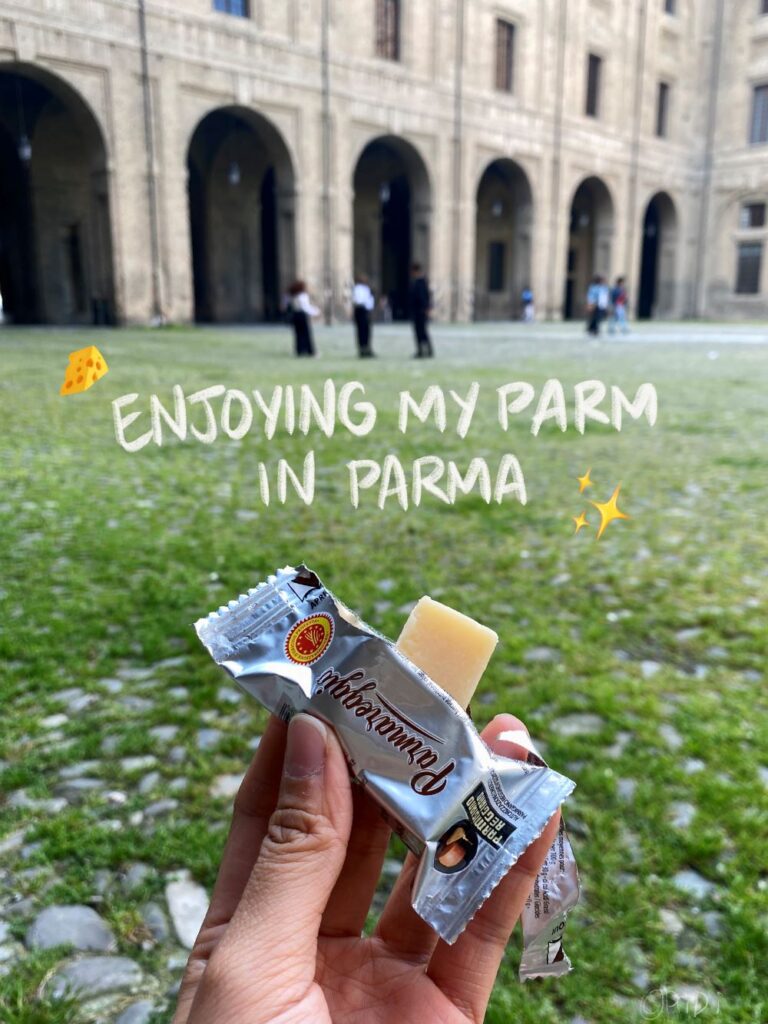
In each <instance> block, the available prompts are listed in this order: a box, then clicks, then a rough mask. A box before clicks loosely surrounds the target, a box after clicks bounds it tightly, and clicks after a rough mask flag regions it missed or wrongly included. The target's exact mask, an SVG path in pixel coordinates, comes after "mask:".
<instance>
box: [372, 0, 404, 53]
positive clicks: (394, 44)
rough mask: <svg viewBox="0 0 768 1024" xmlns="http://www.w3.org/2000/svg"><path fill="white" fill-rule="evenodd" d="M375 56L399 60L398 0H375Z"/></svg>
mask: <svg viewBox="0 0 768 1024" xmlns="http://www.w3.org/2000/svg"><path fill="white" fill-rule="evenodd" d="M376 56H377V57H383V58H384V60H400V0H376Z"/></svg>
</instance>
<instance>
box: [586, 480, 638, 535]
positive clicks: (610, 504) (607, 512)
mask: <svg viewBox="0 0 768 1024" xmlns="http://www.w3.org/2000/svg"><path fill="white" fill-rule="evenodd" d="M620 490H621V484H619V486H618V487H617V488H616V490H615V491H614V492H613V494H612V495H611V496H610V498H609V499H608V501H590V505H594V506H595V508H596V509H597V511H598V512H599V513H600V529H599V530H598V531H597V539H598V540H600V538H601V537H602V535H603V534H604V533H605V530H606V528H607V527H608V525H609V524H610V523H612V522H613V521H614V519H629V516H628V515H627V514H626V512H622V511H621V509H620V508H619V506H618V504H617V502H618V500H619V491H620Z"/></svg>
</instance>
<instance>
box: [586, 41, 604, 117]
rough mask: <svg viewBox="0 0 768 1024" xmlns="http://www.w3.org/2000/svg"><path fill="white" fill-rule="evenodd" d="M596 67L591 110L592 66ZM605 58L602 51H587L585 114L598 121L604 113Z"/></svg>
mask: <svg viewBox="0 0 768 1024" xmlns="http://www.w3.org/2000/svg"><path fill="white" fill-rule="evenodd" d="M593 67H594V68H596V75H595V88H594V100H595V102H594V110H590V98H591V96H592V92H593V90H592V89H591V87H590V86H591V83H592V75H591V71H592V68H593ZM604 72H605V58H604V57H603V55H602V54H600V53H594V52H593V51H592V50H588V51H587V74H586V81H585V83H584V84H585V90H584V116H585V117H592V118H594V119H595V120H596V121H599V120H600V117H601V114H602V92H603V79H604V77H605V74H604Z"/></svg>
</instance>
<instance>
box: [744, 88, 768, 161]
mask: <svg viewBox="0 0 768 1024" xmlns="http://www.w3.org/2000/svg"><path fill="white" fill-rule="evenodd" d="M758 94H760V95H761V96H762V98H763V100H762V102H763V110H762V117H761V119H760V123H759V125H758V122H757V113H758V107H757V102H758ZM756 125H758V127H760V128H762V129H763V132H762V134H763V136H764V137H763V138H756V135H757V134H760V133H759V132H757V133H756V132H755V126H756ZM748 145H750V146H765V145H768V81H759V82H753V83H752V104H751V107H750V112H749V132H748Z"/></svg>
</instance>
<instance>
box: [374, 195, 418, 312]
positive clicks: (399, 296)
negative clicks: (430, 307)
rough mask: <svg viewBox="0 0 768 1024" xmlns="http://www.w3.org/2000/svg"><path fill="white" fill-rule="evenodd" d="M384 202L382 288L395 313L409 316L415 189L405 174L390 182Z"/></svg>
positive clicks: (382, 220) (382, 212)
mask: <svg viewBox="0 0 768 1024" xmlns="http://www.w3.org/2000/svg"><path fill="white" fill-rule="evenodd" d="M382 191H384V195H383V196H382V201H381V290H382V294H383V295H386V296H387V297H388V299H389V304H390V307H391V309H392V316H393V319H395V320H404V319H406V317H407V316H408V315H409V312H410V310H409V302H408V294H409V290H410V270H409V268H410V265H411V188H410V185H409V184H408V179H407V178H406V177H405V175H399V176H398V177H397V178H393V179H392V181H390V182H387V184H386V185H385V186H384V188H383V190H382Z"/></svg>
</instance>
